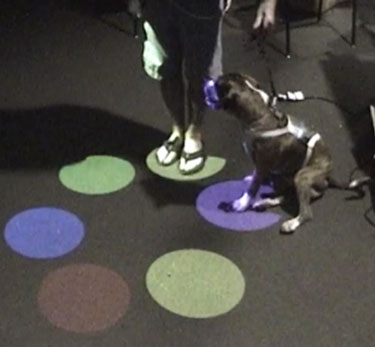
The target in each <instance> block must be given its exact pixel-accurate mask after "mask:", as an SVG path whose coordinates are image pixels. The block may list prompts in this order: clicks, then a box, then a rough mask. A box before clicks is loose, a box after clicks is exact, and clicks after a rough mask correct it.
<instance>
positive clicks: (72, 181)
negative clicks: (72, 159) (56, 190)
mask: <svg viewBox="0 0 375 347" xmlns="http://www.w3.org/2000/svg"><path fill="white" fill-rule="evenodd" d="M134 177H135V169H134V167H133V166H132V165H131V164H130V163H129V162H128V161H126V160H123V159H120V158H116V157H111V156H106V155H93V156H89V157H87V158H86V159H84V160H83V161H81V162H78V163H74V164H71V165H67V166H64V167H63V168H61V170H60V172H59V178H60V181H61V183H62V184H63V185H64V186H66V187H67V188H68V189H71V190H73V191H75V192H78V193H82V194H88V195H99V194H108V193H112V192H115V191H118V190H120V189H122V188H125V187H126V186H127V185H129V184H130V182H131V181H132V180H133V179H134Z"/></svg>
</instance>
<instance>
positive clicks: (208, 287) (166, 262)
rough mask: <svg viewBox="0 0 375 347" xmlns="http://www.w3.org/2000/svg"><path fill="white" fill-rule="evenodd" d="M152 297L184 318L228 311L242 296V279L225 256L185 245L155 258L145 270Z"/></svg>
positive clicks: (236, 268) (235, 267) (243, 282)
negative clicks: (186, 248)
mask: <svg viewBox="0 0 375 347" xmlns="http://www.w3.org/2000/svg"><path fill="white" fill-rule="evenodd" d="M146 286H147V289H148V291H149V293H150V295H151V296H152V298H153V299H154V300H155V301H156V302H157V303H158V304H159V305H161V306H162V307H163V308H165V309H166V310H168V311H171V312H173V313H175V314H177V315H180V316H183V317H188V318H210V317H216V316H219V315H222V314H225V313H227V312H229V311H230V310H231V309H233V308H234V307H235V306H236V305H237V304H238V303H239V302H240V301H241V299H242V297H243V295H244V292H245V279H244V277H243V275H242V273H241V271H240V270H239V269H238V267H237V266H236V265H235V264H234V263H232V262H231V261H230V260H229V259H227V258H225V257H223V256H221V255H218V254H216V253H212V252H208V251H202V250H196V249H189V250H180V251H175V252H172V253H168V254H165V255H163V256H162V257H160V258H158V259H157V260H156V261H155V262H154V263H153V264H152V265H151V266H150V268H149V270H148V271H147V274H146Z"/></svg>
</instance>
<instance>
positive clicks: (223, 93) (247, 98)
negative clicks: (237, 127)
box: [204, 73, 269, 116]
mask: <svg viewBox="0 0 375 347" xmlns="http://www.w3.org/2000/svg"><path fill="white" fill-rule="evenodd" d="M204 92H205V98H206V104H207V105H208V106H209V107H210V108H212V109H215V110H218V109H223V110H226V111H229V112H231V113H234V114H235V115H237V116H239V114H243V113H244V112H245V113H262V112H263V113H264V112H265V111H266V110H267V109H268V101H269V96H268V94H267V93H265V92H264V91H263V90H261V89H260V88H259V84H258V82H257V81H256V80H255V79H254V78H252V77H250V76H247V75H245V74H240V73H228V74H224V75H221V76H220V77H219V78H218V79H216V80H209V81H207V82H206V84H205V88H204Z"/></svg>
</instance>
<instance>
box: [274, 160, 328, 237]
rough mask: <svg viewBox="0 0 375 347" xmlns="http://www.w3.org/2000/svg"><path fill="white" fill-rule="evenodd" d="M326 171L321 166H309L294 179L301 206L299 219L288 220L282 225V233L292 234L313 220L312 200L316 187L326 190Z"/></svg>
mask: <svg viewBox="0 0 375 347" xmlns="http://www.w3.org/2000/svg"><path fill="white" fill-rule="evenodd" d="M326 175H327V174H326V171H325V170H324V169H323V168H321V167H319V166H315V167H314V166H307V167H304V168H303V169H301V170H300V171H299V172H298V173H297V174H296V176H295V178H294V184H295V187H296V193H297V198H298V204H299V214H298V216H297V217H295V218H292V219H290V220H287V221H286V222H284V223H283V224H282V225H281V232H282V233H288V234H289V233H292V232H294V231H295V230H296V229H297V228H298V227H299V226H301V225H302V224H303V223H305V222H307V221H309V220H310V219H312V216H313V213H312V209H311V205H310V202H311V199H312V198H314V197H315V196H314V195H315V194H314V192H316V190H315V189H314V187H319V188H324V187H325V186H326V185H327V184H326Z"/></svg>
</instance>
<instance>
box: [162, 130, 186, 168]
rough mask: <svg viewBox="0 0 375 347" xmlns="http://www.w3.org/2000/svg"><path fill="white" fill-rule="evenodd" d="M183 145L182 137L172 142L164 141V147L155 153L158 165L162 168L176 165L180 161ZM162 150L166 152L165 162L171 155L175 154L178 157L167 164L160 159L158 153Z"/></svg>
mask: <svg viewBox="0 0 375 347" xmlns="http://www.w3.org/2000/svg"><path fill="white" fill-rule="evenodd" d="M182 145H183V141H182V139H181V138H180V137H176V138H175V139H174V140H173V141H170V140H167V141H164V143H163V144H162V146H161V147H160V148H158V150H157V151H156V153H155V157H156V161H157V162H158V164H159V165H162V166H169V165H172V164H173V163H175V162H176V161H177V160H178V159H179V156H180V153H181V150H182ZM161 150H162V151H164V152H165V155H164V160H165V159H166V158H168V157H169V155H170V154H171V153H173V152H174V153H176V155H175V157H174V158H173V159H172V160H171V161H168V162H165V161H164V160H160V159H159V156H158V153H159V151H161Z"/></svg>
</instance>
